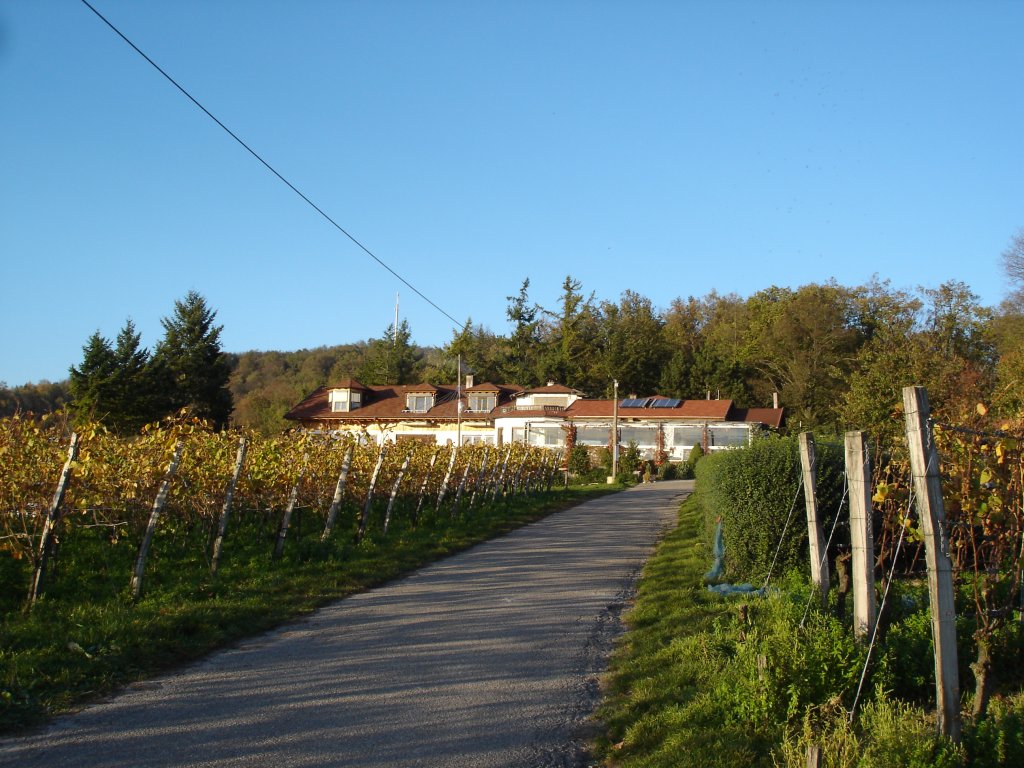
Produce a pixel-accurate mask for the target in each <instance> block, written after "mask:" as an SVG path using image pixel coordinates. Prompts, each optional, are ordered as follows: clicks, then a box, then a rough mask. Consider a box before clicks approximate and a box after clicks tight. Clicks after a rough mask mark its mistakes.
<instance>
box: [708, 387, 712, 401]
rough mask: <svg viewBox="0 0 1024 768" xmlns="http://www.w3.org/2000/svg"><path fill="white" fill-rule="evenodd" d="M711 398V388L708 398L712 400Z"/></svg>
mask: <svg viewBox="0 0 1024 768" xmlns="http://www.w3.org/2000/svg"><path fill="white" fill-rule="evenodd" d="M710 399H711V390H710V389H709V390H708V400H710Z"/></svg>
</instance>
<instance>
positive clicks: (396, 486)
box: [384, 450, 412, 536]
mask: <svg viewBox="0 0 1024 768" xmlns="http://www.w3.org/2000/svg"><path fill="white" fill-rule="evenodd" d="M411 460H412V451H411V450H410V451H409V452H408V453H407V454H405V460H404V461H403V462H402V466H401V468H400V469H399V470H398V477H396V478H395V484H394V485H393V486H392V487H391V498H389V499H388V510H387V512H385V513H384V535H385V536H387V535H388V527H389V526H390V525H391V510H392V509H393V508H394V506H395V499H396V498H398V489H399V488H400V487H401V485H402V478H403V477H405V471H406V470H407V469H409V462H410V461H411Z"/></svg>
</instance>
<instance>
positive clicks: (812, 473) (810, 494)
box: [800, 432, 829, 605]
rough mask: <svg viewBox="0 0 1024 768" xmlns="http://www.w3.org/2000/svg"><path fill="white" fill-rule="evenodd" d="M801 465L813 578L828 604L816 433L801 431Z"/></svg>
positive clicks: (825, 602) (826, 564)
mask: <svg viewBox="0 0 1024 768" xmlns="http://www.w3.org/2000/svg"><path fill="white" fill-rule="evenodd" d="M800 466H801V469H802V470H803V476H804V505H805V507H806V508H807V540H808V543H809V545H810V551H811V579H812V581H813V582H814V586H815V587H817V588H818V592H819V594H820V596H821V604H822V605H827V604H828V589H829V577H828V557H827V556H826V555H827V553H826V552H825V536H824V535H823V534H822V531H821V521H820V520H819V519H818V489H817V479H818V456H817V453H816V451H815V445H814V435H813V434H811V433H810V432H801V433H800Z"/></svg>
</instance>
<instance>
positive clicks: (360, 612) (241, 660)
mask: <svg viewBox="0 0 1024 768" xmlns="http://www.w3.org/2000/svg"><path fill="white" fill-rule="evenodd" d="M689 485H690V484H689V483H684V482H675V481H673V482H664V483H655V484H649V485H641V486H638V487H636V488H633V489H631V490H629V491H625V492H623V493H619V494H615V495H613V496H607V497H604V498H601V499H597V500H594V501H591V502H588V503H586V504H583V505H580V506H578V507H576V508H574V509H570V510H567V511H565V512H561V513H558V514H556V515H552V516H551V517H549V518H547V519H545V520H543V521H540V522H538V523H535V524H533V525H530V526H527V527H525V528H522V529H519V530H517V531H514V532H513V533H511V534H509V535H507V536H504V537H502V538H501V539H496V540H494V541H491V542H488V543H485V544H482V545H480V546H477V547H475V548H473V549H471V550H469V551H467V552H464V553H462V554H460V555H457V556H454V557H451V558H449V559H447V560H444V561H441V562H439V563H436V564H434V565H431V566H428V567H426V568H424V569H422V570H420V571H417V572H416V573H414V574H412V575H410V576H408V577H407V578H405V579H402V580H401V581H398V582H395V583H393V584H390V585H387V586H384V587H381V588H378V589H374V590H372V591H369V592H366V593H363V594H359V595H355V596H353V597H350V598H347V599H345V600H342V601H340V602H338V603H335V604H333V605H331V606H329V607H327V608H324V609H322V610H320V611H318V612H317V613H316V614H313V615H312V616H311V617H309V618H307V619H304V620H302V621H300V622H297V623H293V624H289V625H287V626H285V627H282V628H280V629H278V630H276V631H273V632H270V633H268V634H266V635H262V636H260V637H258V638H254V639H252V640H249V641H246V642H244V643H241V644H239V645H238V646H236V647H234V648H232V649H229V650H226V651H223V652H220V653H217V654H214V655H212V656H210V657H208V658H207V659H205V660H203V661H202V662H199V663H197V664H195V665H193V666H191V667H188V668H186V669H184V670H181V671H179V672H177V673H175V674H173V675H168V676H166V677H162V678H158V679H155V680H152V681H149V682H147V683H142V684H137V685H135V686H133V687H132V688H130V689H128V690H126V691H125V692H123V693H121V694H119V695H117V696H116V697H113V698H112V699H110V700H108V701H106V702H102V703H99V704H96V705H93V706H90V707H88V708H87V709H85V710H83V711H81V712H79V713H77V714H75V715H71V716H68V717H64V718H61V719H59V720H58V721H55V722H54V723H53V724H52V725H51V726H50V727H48V728H47V729H45V730H44V731H41V732H39V733H37V734H35V735H33V736H31V737H29V738H23V739H8V740H5V741H0V765H3V766H14V765H17V766H19V767H20V768H28V767H29V766H83V767H85V766H171V765H173V766H203V767H204V768H214V767H216V768H224V767H225V766H232V767H234V766H359V767H360V768H378V767H379V768H384V767H385V766H387V767H388V768H391V767H393V766H403V767H404V766H459V768H484V767H485V766H487V767H490V766H495V767H498V766H500V767H501V768H508V767H509V766H524V767H529V768H536V767H537V766H578V765H581V764H582V761H583V760H584V759H585V757H584V753H583V746H584V742H585V738H586V736H585V728H586V721H587V716H588V714H589V713H590V712H591V711H592V708H593V706H594V703H595V702H596V698H597V675H598V674H599V672H600V671H601V670H602V669H603V667H604V663H605V659H606V655H607V653H608V651H609V650H610V648H611V644H612V641H613V639H614V636H615V634H616V632H617V629H618V623H619V613H620V611H621V610H622V608H623V607H624V604H625V602H626V601H627V600H628V598H629V595H630V593H631V590H632V587H633V583H634V581H635V578H636V576H637V574H638V572H639V569H640V567H641V565H642V563H643V562H644V560H645V559H646V558H647V556H648V555H649V553H650V551H651V547H652V545H653V544H654V543H655V540H656V539H657V537H658V535H659V533H661V532H662V531H663V530H664V529H665V528H666V527H667V526H669V525H670V524H671V522H672V521H673V520H674V512H675V510H676V508H677V506H678V502H679V501H680V499H681V498H682V496H683V494H684V493H685V492H686V491H687V490H689Z"/></svg>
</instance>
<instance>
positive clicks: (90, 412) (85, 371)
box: [69, 330, 117, 421]
mask: <svg viewBox="0 0 1024 768" xmlns="http://www.w3.org/2000/svg"><path fill="white" fill-rule="evenodd" d="M116 368H117V364H116V359H115V357H114V349H113V347H111V346H110V340H109V339H107V338H105V337H104V336H103V335H102V334H101V333H100V332H99V331H98V330H97V331H96V332H95V333H93V334H92V336H90V337H89V340H88V341H87V342H86V343H85V346H84V347H82V363H81V365H79V366H78V367H77V368H76V367H75V366H71V368H70V371H69V373H70V375H71V380H70V385H69V389H70V392H71V399H72V406H71V409H72V412H73V413H74V414H75V417H76V420H78V421H86V420H91V419H95V420H97V421H105V420H107V419H108V418H109V413H110V407H111V403H112V401H113V399H114V374H115V371H116Z"/></svg>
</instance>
